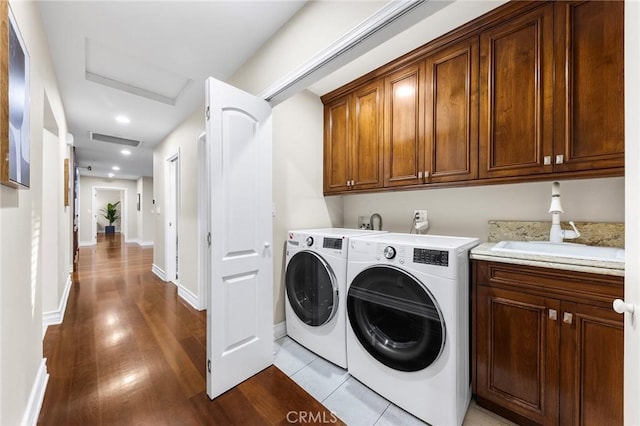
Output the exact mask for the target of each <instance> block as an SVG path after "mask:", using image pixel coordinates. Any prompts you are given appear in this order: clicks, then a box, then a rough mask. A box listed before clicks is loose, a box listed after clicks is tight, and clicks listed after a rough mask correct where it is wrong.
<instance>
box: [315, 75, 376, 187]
mask: <svg viewBox="0 0 640 426" xmlns="http://www.w3.org/2000/svg"><path fill="white" fill-rule="evenodd" d="M382 101H383V99H382V84H381V82H374V83H371V84H366V85H364V86H362V87H359V88H357V89H356V90H354V91H353V92H352V93H349V94H347V95H345V96H342V97H340V98H337V99H335V100H333V101H332V102H330V103H327V104H325V106H324V192H325V193H333V192H344V191H349V190H352V189H371V188H379V187H382V183H383V178H382V167H383V163H382V148H383V146H382V107H383V104H382Z"/></svg>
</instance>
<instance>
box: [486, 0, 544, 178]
mask: <svg viewBox="0 0 640 426" xmlns="http://www.w3.org/2000/svg"><path fill="white" fill-rule="evenodd" d="M552 138H553V4H551V3H546V4H544V5H543V6H541V7H539V8H537V9H534V10H532V11H530V12H528V13H525V14H524V15H521V16H518V17H516V18H513V19H510V20H507V21H506V22H503V23H501V24H499V25H496V26H495V27H493V28H491V29H488V30H486V31H484V32H482V33H481V34H480V177H483V178H492V177H511V176H522V175H532V174H536V173H550V172H552V171H553V165H552V164H551V153H552V150H553V145H552V144H553V139H552ZM545 157H547V159H546V161H545Z"/></svg>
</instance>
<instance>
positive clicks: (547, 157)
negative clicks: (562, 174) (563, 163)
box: [543, 155, 551, 166]
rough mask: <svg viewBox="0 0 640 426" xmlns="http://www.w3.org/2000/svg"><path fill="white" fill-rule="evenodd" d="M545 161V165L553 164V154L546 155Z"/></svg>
mask: <svg viewBox="0 0 640 426" xmlns="http://www.w3.org/2000/svg"><path fill="white" fill-rule="evenodd" d="M543 163H544V165H545V166H548V165H550V164H551V156H550V155H547V156H545V157H544V159H543Z"/></svg>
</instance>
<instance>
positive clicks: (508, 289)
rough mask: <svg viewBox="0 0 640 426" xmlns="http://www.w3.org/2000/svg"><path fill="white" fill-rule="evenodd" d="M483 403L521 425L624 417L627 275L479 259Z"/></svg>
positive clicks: (477, 318) (477, 363)
mask: <svg viewBox="0 0 640 426" xmlns="http://www.w3.org/2000/svg"><path fill="white" fill-rule="evenodd" d="M472 265H473V268H472V271H473V285H472V311H473V312H472V316H473V321H472V347H473V354H472V380H473V390H474V393H475V394H476V398H477V402H478V404H479V405H481V406H485V407H487V408H490V409H492V410H494V411H497V412H499V413H500V414H502V415H503V416H506V417H509V418H511V419H513V420H515V421H517V422H519V423H534V424H545V425H554V424H562V425H565V424H566V425H570V424H571V425H589V424H593V425H601V424H622V401H623V399H622V386H621V384H622V380H623V346H624V339H623V317H622V316H621V315H619V314H616V313H615V312H613V310H612V308H611V303H612V301H613V300H614V299H615V298H617V297H622V295H623V279H622V278H621V277H614V276H606V275H597V274H588V273H582V272H570V271H560V270H556V269H547V268H536V267H530V266H518V265H510V264H505V263H496V262H486V261H472Z"/></svg>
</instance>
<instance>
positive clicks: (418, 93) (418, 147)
mask: <svg viewBox="0 0 640 426" xmlns="http://www.w3.org/2000/svg"><path fill="white" fill-rule="evenodd" d="M423 87H424V65H423V64H422V62H420V63H418V64H413V65H410V66H407V67H405V68H402V69H400V70H398V71H396V72H394V73H392V74H390V75H388V76H386V77H385V78H384V90H385V92H384V93H385V106H384V147H385V148H384V184H385V186H386V187H394V186H405V185H416V184H420V183H423V175H422V173H423V171H424V89H423Z"/></svg>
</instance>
